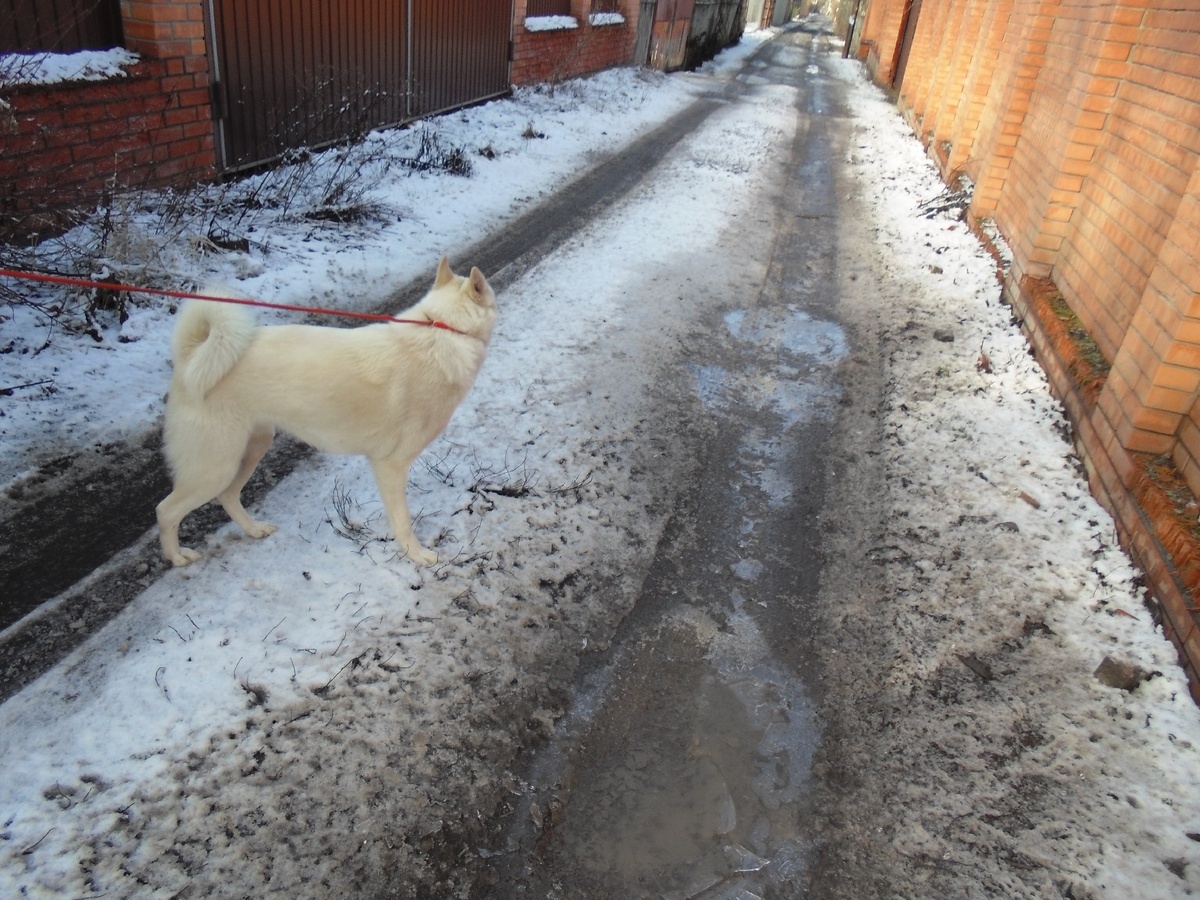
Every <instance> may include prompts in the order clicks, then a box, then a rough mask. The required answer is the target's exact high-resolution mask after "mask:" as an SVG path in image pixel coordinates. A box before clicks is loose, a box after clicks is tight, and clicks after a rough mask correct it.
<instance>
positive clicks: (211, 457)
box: [157, 257, 496, 566]
mask: <svg viewBox="0 0 1200 900" xmlns="http://www.w3.org/2000/svg"><path fill="white" fill-rule="evenodd" d="M402 317H403V318H405V319H414V320H418V321H419V322H421V323H423V324H425V325H426V326H427V327H422V324H400V323H391V322H389V323H386V324H380V325H368V326H365V327H362V328H348V329H341V328H323V327H317V326H312V325H281V326H276V327H269V328H259V327H256V326H255V324H254V320H253V317H252V316H251V315H250V313H249V312H248V311H247V310H246V309H245V308H244V307H242V306H239V305H230V304H225V303H214V302H206V301H201V302H196V301H193V302H189V303H188V304H186V305H185V306H184V307H183V309H182V311H181V312H180V314H179V321H178V323H177V324H176V326H175V334H174V337H173V339H172V341H171V350H172V353H173V355H174V362H175V374H174V377H173V378H172V379H171V390H170V394H169V396H168V398H167V411H166V421H165V424H164V428H163V445H164V453H165V455H166V458H167V462H168V464H169V465H170V467H171V472H172V475H173V476H174V479H175V481H174V489H173V490H172V491H171V493H170V494H169V495H168V496H167V498H166V499H165V500H163V501H162V503H160V504H158V508H157V512H158V529H159V540H160V542H161V544H162V553H163V556H164V557H166V558H167V559H168V560H170V561H171V563H173V564H174V565H176V566H186V565H187V564H188V563H190V562H194V561H195V560H197V559H199V558H200V554H199V553H197V552H196V551H194V550H189V549H187V548H186V547H180V546H179V523H180V522H181V521H182V520H183V517H184V516H186V515H187V514H188V513H189V512H191V511H192V510H194V509H196V508H197V507H199V506H201V505H203V504H205V503H207V502H208V501H209V500H212V499H214V498H216V499H218V500H220V501H221V505H222V506H224V507H225V511H226V512H228V513H229V516H230V518H232V519H233V521H235V522H237V524H238V525H240V526H241V527H242V528H243V529H244V530H245V532H246V534H248V535H250V536H251V537H256V538H261V537H266V536H267V535H269V534H272V533H273V532H274V531H275V526H274V525H270V524H268V523H266V522H258V521H255V520H254V519H252V518H251V517H250V516H249V515H248V514H247V513H246V510H245V508H244V507H243V506H242V501H241V497H240V494H241V491H242V487H243V486H244V485H245V483H246V481H247V480H249V478H250V475H251V473H252V472H253V471H254V468H255V466H257V465H258V462H259V460H261V459H262V457H263V454H264V453H266V451H267V448H268V447H269V446H270V445H271V440H272V438H273V437H274V435H275V430H276V429H277V428H278V429H282V430H284V431H288V432H290V433H291V434H294V435H296V436H297V437H298V438H300V439H301V440H304V441H306V442H308V443H310V444H312V445H313V446H314V447H316V448H318V449H320V450H325V451H328V452H331V453H361V454H362V455H363V456H365V457H367V459H368V460H370V462H371V468H372V469H373V471H374V473H375V483H376V484H377V485H378V486H379V492H380V494H381V495H382V497H383V503H384V506H385V507H386V508H387V512H388V518H389V519H390V520H391V525H392V530H393V532H394V533H395V535H396V540H397V542H398V543H399V545H400V547H401V549H402V550H403V551H404V552H405V553H407V554H408V556H409V557H410V558H411V559H412V560H413V561H414V562H415V563H417V564H418V565H432V564H433V563H435V562H436V561H437V554H436V553H434V552H432V551H430V550H427V549H425V548H424V547H422V546H421V544H420V543H419V542H418V541H417V538H416V535H415V534H413V527H412V519H411V517H410V515H409V512H408V502H407V500H406V497H405V493H406V489H407V487H408V470H409V467H410V466H411V465H412V463H413V462H414V461H415V460H416V458H417V456H418V455H420V453H421V451H422V450H424V449H425V448H426V447H427V446H428V445H429V443H430V442H431V441H432V440H433V439H434V438H436V437H437V436H438V435H439V434H441V433H442V430H443V429H444V428H445V427H446V424H447V423H448V422H449V421H450V416H451V415H452V414H453V413H454V410H455V408H456V407H457V406H458V404H459V402H460V401H461V400H462V399H463V397H465V396H466V393H467V391H468V390H470V388H471V385H472V383H473V382H474V381H475V376H476V375H477V374H478V373H479V368H480V366H481V365H483V358H484V354H485V352H486V351H487V344H488V341H489V340H490V339H491V335H492V328H493V326H494V325H495V322H496V296H495V294H494V293H493V292H492V289H491V287H490V286H489V285H488V283H487V280H486V279H485V278H484V277H483V273H481V272H480V271H479V270H478V269H472V270H471V274H470V275H469V276H467V277H463V276H459V275H455V274H454V273H453V272H452V271H450V264H449V262H447V260H446V258H445V257H442V260H441V263H440V264H439V265H438V271H437V277H436V279H435V280H434V283H433V289H432V290H431V291H430V292H429V293H428V294H426V295H425V297H424V298H423V299H422V300H421V302H419V303H418V304H417V305H416V306H414V307H412V308H411V309H409V310H408V311H407V312H405V313H404V314H403V316H402ZM435 323H436V327H434V325H435Z"/></svg>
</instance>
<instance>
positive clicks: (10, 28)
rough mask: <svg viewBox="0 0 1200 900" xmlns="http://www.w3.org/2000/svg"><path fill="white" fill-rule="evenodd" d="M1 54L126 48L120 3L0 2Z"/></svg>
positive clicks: (81, 0)
mask: <svg viewBox="0 0 1200 900" xmlns="http://www.w3.org/2000/svg"><path fill="white" fill-rule="evenodd" d="M0 21H4V22H5V23H6V24H5V26H4V29H3V33H2V34H0V53H37V52H43V51H44V52H48V53H74V52H75V51H76V50H107V49H109V48H110V47H120V46H121V45H122V44H123V41H122V36H121V9H120V3H119V2H118V0H0Z"/></svg>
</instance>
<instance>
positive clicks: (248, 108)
mask: <svg viewBox="0 0 1200 900" xmlns="http://www.w3.org/2000/svg"><path fill="white" fill-rule="evenodd" d="M209 16H210V21H209V28H210V42H209V47H210V50H211V51H212V56H211V60H212V76H213V79H214V85H213V118H214V119H215V121H216V124H217V130H218V145H219V146H220V148H221V153H222V158H221V165H222V167H223V168H224V169H225V170H226V171H233V170H237V169H243V168H246V167H248V166H253V165H258V164H261V163H264V162H269V161H272V160H274V159H277V158H278V157H279V156H281V155H282V154H284V153H286V152H287V151H289V150H295V149H298V148H301V147H320V146H323V145H327V144H331V143H335V142H337V141H342V140H347V139H351V138H354V137H357V136H359V135H362V134H364V133H365V132H367V131H369V130H370V129H372V128H379V127H383V126H387V125H395V124H398V123H401V122H405V121H408V120H411V119H415V118H419V117H421V116H426V115H430V114H432V113H436V112H441V111H443V110H447V109H453V108H455V107H458V106H465V105H467V104H469V103H473V102H476V101H479V100H486V99H488V98H491V97H497V96H500V95H502V94H505V93H507V92H508V90H509V36H510V32H511V28H512V0H210V2H209Z"/></svg>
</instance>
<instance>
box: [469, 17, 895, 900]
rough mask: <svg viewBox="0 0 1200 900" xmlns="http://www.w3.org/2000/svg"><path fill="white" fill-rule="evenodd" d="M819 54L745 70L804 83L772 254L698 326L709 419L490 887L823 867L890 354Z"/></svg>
mask: <svg viewBox="0 0 1200 900" xmlns="http://www.w3.org/2000/svg"><path fill="white" fill-rule="evenodd" d="M818 63H819V55H818V53H817V52H816V49H815V47H814V46H813V44H812V42H811V41H810V40H809V39H807V37H805V36H803V35H796V36H795V38H794V39H793V40H791V41H788V40H780V41H777V42H775V43H774V44H772V46H771V49H770V50H769V51H767V52H766V53H764V54H761V55H760V57H759V58H758V59H757V60H756V61H755V63H754V64H753V65H751V66H749V67H748V68H747V71H746V72H744V73H743V76H742V77H741V79H740V81H741V83H742V84H743V87H744V90H746V91H748V92H752V91H753V90H754V85H756V84H761V83H771V82H783V83H789V84H799V83H803V85H804V89H802V90H800V91H799V92H798V94H797V98H798V99H797V109H796V115H797V120H798V123H799V124H798V127H797V130H796V134H795V137H794V140H793V142H792V146H791V151H790V155H789V156H788V158H787V159H786V162H785V165H784V166H783V168H782V170H781V180H780V183H779V184H778V185H777V186H776V187H777V192H776V193H775V194H774V197H775V200H776V203H777V205H776V207H775V210H774V215H775V227H774V240H773V245H772V246H771V249H770V255H769V259H768V261H767V268H766V278H765V280H764V281H763V283H762V285H761V286H760V288H759V290H758V291H757V292H756V293H755V294H754V295H753V296H751V297H748V298H746V299H745V300H744V302H743V304H741V305H735V306H732V307H729V308H726V309H725V310H724V311H722V313H721V314H720V315H719V316H715V317H713V319H712V320H710V321H707V322H704V323H702V327H700V328H698V329H697V335H698V336H701V335H702V336H703V337H702V338H701V339H700V340H699V342H698V344H697V345H696V346H695V347H693V348H692V356H691V361H690V363H689V369H690V371H691V376H692V385H691V387H692V390H693V391H695V393H696V394H697V395H698V396H699V397H700V400H701V404H702V407H703V415H704V416H705V417H706V418H707V419H708V420H709V422H710V424H711V427H712V434H711V436H710V437H709V438H707V439H706V440H705V442H704V444H703V445H702V446H701V447H698V448H697V451H698V452H697V464H696V468H695V471H694V473H693V475H692V480H691V481H690V483H689V487H688V488H687V489H686V490H684V491H682V492H681V493H680V494H679V496H678V501H677V506H676V508H675V509H674V510H673V514H672V518H671V525H670V527H669V529H668V532H667V534H666V537H665V538H664V540H663V541H662V542H661V544H660V546H659V547H658V550H657V553H656V555H655V558H654V561H653V563H652V565H651V568H650V572H649V576H648V577H647V579H646V581H645V583H644V585H643V587H642V590H641V592H640V595H639V597H638V600H637V603H636V606H635V607H634V609H633V610H632V612H631V613H630V614H629V616H628V617H627V618H626V619H625V620H624V621H623V622H622V624H621V626H620V628H619V630H618V632H617V634H616V636H615V638H614V640H613V641H612V644H611V647H610V648H609V649H608V650H607V651H606V652H604V653H602V654H598V655H597V656H596V657H594V658H592V659H591V660H590V661H589V663H588V665H586V666H585V667H584V670H583V671H582V672H581V673H580V675H579V677H578V678H577V679H576V681H575V684H574V688H573V695H572V700H573V702H572V706H571V710H570V712H569V713H568V715H567V716H566V717H565V718H564V719H563V720H562V721H561V722H560V723H559V725H558V728H557V729H556V732H555V736H554V738H553V740H552V742H551V743H550V746H549V747H547V748H546V749H544V750H542V751H541V752H539V753H537V754H536V755H534V756H531V757H530V758H529V759H528V763H527V766H528V768H527V770H526V772H525V775H524V778H525V779H526V781H527V782H528V784H529V791H528V794H527V795H526V796H524V797H523V798H522V800H521V802H520V803H517V804H514V805H513V807H512V808H511V809H508V810H505V813H504V815H503V817H502V818H500V819H498V820H496V821H495V822H494V823H493V828H494V831H495V834H494V839H493V842H492V844H491V846H495V847H498V848H502V852H497V853H495V855H494V856H491V858H490V865H488V866H486V867H485V871H484V872H483V874H482V875H481V876H480V877H479V880H478V881H477V882H476V896H479V897H505V898H508V897H559V896H562V897H566V896H570V897H581V898H592V897H594V898H605V897H615V896H630V897H634V896H654V897H659V896H661V897H670V898H679V900H687V898H693V897H697V898H698V897H705V898H708V897H714V898H716V897H735V896H736V897H742V898H747V900H749V898H754V897H789V898H799V897H803V896H809V893H808V891H809V890H810V887H811V886H812V884H813V878H814V871H816V870H817V869H818V868H820V867H821V850H820V846H821V840H822V837H823V818H822V813H821V812H820V809H819V804H818V802H817V798H818V797H819V796H821V794H820V792H819V791H818V789H817V786H816V783H815V781H814V776H813V767H814V762H815V760H816V759H817V757H818V755H819V754H820V752H821V751H820V747H821V746H822V745H823V716H822V713H821V707H822V704H823V703H824V702H825V700H826V697H825V691H824V679H823V672H822V669H821V668H820V666H819V664H818V662H817V660H818V659H819V656H820V654H819V652H818V645H819V642H820V641H821V640H822V635H823V628H822V623H823V616H822V611H821V609H822V604H823V603H825V602H827V597H826V595H825V594H824V593H823V591H827V590H828V589H829V588H830V587H832V585H833V583H834V582H835V581H836V580H837V577H838V576H835V575H833V574H831V573H830V574H827V570H828V569H829V568H830V560H829V553H828V549H829V548H828V546H827V543H826V535H827V534H829V533H830V532H833V533H838V532H842V531H843V530H844V531H845V533H846V536H847V537H849V536H850V534H851V533H852V532H853V531H854V530H855V529H853V528H850V529H843V527H842V523H844V522H845V520H846V514H845V506H844V492H843V490H842V480H843V479H844V478H845V477H846V475H847V469H848V466H849V465H852V464H853V462H854V461H855V460H857V459H859V455H858V453H857V452H856V451H857V450H858V445H859V444H860V443H861V426H862V422H861V420H862V419H863V418H865V419H867V420H868V421H869V420H870V418H871V415H872V412H873V407H874V404H875V402H876V401H875V400H874V399H873V398H874V396H875V389H876V388H877V385H878V383H879V377H878V373H879V370H880V366H879V363H878V359H877V357H875V356H874V355H873V353H872V343H871V341H870V339H869V335H866V334H863V333H861V330H860V329H856V328H854V327H853V326H847V325H845V324H844V321H843V320H844V319H847V318H850V319H851V320H852V321H853V318H852V317H850V316H847V312H848V311H849V310H848V307H847V305H846V304H844V303H843V302H842V297H843V294H844V293H845V292H846V290H847V288H848V287H849V288H851V289H853V288H854V284H853V282H852V280H851V277H850V276H852V275H853V274H854V273H853V272H852V271H848V270H847V268H846V267H845V266H844V265H843V264H842V261H841V256H842V252H843V251H842V246H841V245H842V243H843V240H844V239H846V236H849V239H850V240H853V232H854V223H853V221H851V222H843V221H842V213H841V212H840V204H839V199H838V198H839V194H840V191H839V184H838V173H837V169H836V159H837V158H839V154H840V146H839V144H840V143H841V141H843V140H844V129H843V128H842V119H841V118H840V116H839V112H838V104H839V102H840V101H839V98H838V96H837V92H838V88H837V86H836V85H835V84H833V83H831V82H826V81H825V80H824V79H823V78H821V77H820V74H819V65H818ZM737 252H738V251H737V249H736V248H731V254H736V253H737ZM854 312H855V313H857V312H859V310H854ZM851 422H853V423H854V424H853V425H851V424H850V423H851ZM847 443H848V444H849V446H847V445H846V444H847ZM858 489H859V490H867V491H870V492H872V493H874V494H876V495H879V494H880V493H881V491H880V483H879V482H878V481H860V482H859V483H858ZM832 565H833V567H834V568H836V567H837V566H838V562H837V561H834V562H833V563H832ZM812 895H813V896H818V895H819V894H818V893H814V894H812Z"/></svg>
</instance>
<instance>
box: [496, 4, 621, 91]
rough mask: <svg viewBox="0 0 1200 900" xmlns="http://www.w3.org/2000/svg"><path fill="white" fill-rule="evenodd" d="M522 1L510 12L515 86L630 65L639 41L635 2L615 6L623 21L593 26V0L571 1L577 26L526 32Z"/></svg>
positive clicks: (512, 75)
mask: <svg viewBox="0 0 1200 900" xmlns="http://www.w3.org/2000/svg"><path fill="white" fill-rule="evenodd" d="M525 6H526V0H515V3H514V10H513V64H512V74H511V76H510V78H511V81H512V83H513V84H515V85H522V84H536V83H538V82H557V81H562V80H564V79H567V78H574V77H576V76H578V75H583V74H586V73H588V72H598V71H600V70H602V69H609V68H612V67H613V66H624V65H629V63H630V62H631V61H632V57H633V49H634V44H635V43H636V41H637V19H638V0H620V2H619V3H618V4H617V8H618V10H619V12H620V13H621V15H622V16H623V17H624V19H625V22H624V23H623V24H620V25H600V26H592V25H590V24H588V15H589V13H590V12H591V10H592V8H593V3H592V2H591V0H572V2H571V13H572V15H573V17H574V18H575V20H576V22H577V23H578V25H579V27H578V28H564V29H558V30H554V31H529V30H527V29H526V28H525Z"/></svg>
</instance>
